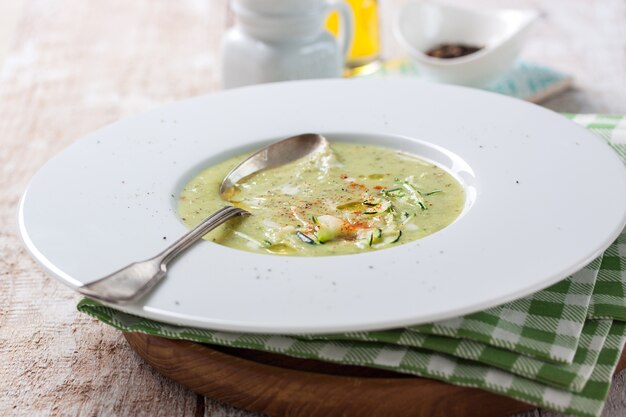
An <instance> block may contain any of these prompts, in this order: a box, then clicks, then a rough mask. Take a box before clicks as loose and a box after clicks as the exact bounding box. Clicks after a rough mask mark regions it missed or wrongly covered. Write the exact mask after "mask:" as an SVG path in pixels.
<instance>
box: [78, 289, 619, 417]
mask: <svg viewBox="0 0 626 417" xmlns="http://www.w3.org/2000/svg"><path fill="white" fill-rule="evenodd" d="M78 309H79V310H80V311H82V312H84V313H87V314H89V315H91V316H93V317H96V318H98V319H99V320H101V321H103V322H105V323H107V324H109V325H111V326H113V327H116V328H117V329H119V330H122V331H125V332H139V333H146V334H151V335H155V336H161V337H167V338H171V339H184V340H192V341H195V342H201V343H208V344H212V345H220V346H230V347H237V348H246V349H255V350H261V351H266V352H273V353H280V354H283V355H288V356H293V357H297V358H304V359H316V360H323V361H328V362H335V363H339V364H345V365H357V366H367V367H372V368H379V369H387V370H391V371H396V372H401V373H405V374H411V375H418V376H422V377H427V378H432V379H438V380H441V381H445V382H450V383H452V384H456V385H464V386H469V387H475V388H482V389H484V390H487V391H491V392H494V393H497V394H502V395H506V396H509V397H512V398H515V399H518V400H521V401H524V402H527V403H530V404H534V405H537V406H540V407H546V408H550V409H553V410H556V411H562V412H566V413H570V414H573V415H576V416H580V417H586V416H591V417H598V416H599V415H600V413H601V412H602V408H603V407H604V401H605V399H606V397H607V395H608V392H609V388H610V386H611V380H612V375H613V372H614V370H615V367H616V366H617V362H618V360H619V358H620V355H621V352H622V348H623V346H624V342H625V341H626V326H625V325H624V323H621V322H617V321H615V322H613V323H612V326H611V329H610V330H609V334H608V335H607V337H606V340H605V342H604V345H603V347H602V349H601V350H600V353H599V355H598V358H597V361H596V363H595V365H592V371H591V375H590V378H589V381H588V382H587V383H586V385H585V387H584V388H583V389H582V391H581V392H579V393H575V392H571V391H567V390H563V389H558V388H553V387H550V386H548V385H546V384H543V383H541V382H538V381H533V380H531V379H528V378H523V377H520V376H516V375H514V374H512V373H509V372H505V371H502V370H500V369H496V368H494V367H491V366H488V365H484V364H481V363H479V362H475V361H469V360H465V359H461V358H456V357H454V356H450V355H444V354H440V353H436V352H431V351H427V350H422V349H418V348H411V347H407V346H400V345H397V344H391V343H375V342H360V341H351V340H331V341H328V340H307V339H300V338H297V337H292V336H282V335H264V334H242V333H228V332H218V331H212V330H204V329H196V328H187V327H181V326H172V325H169V324H165V323H159V322H155V321H151V320H147V319H142V318H140V317H136V316H131V315H129V314H125V313H122V312H120V311H116V310H113V309H111V308H108V307H105V306H102V305H100V304H98V303H96V302H94V301H91V300H89V299H84V300H82V301H81V302H80V303H79V305H78Z"/></svg>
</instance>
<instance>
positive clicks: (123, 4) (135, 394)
mask: <svg viewBox="0 0 626 417" xmlns="http://www.w3.org/2000/svg"><path fill="white" fill-rule="evenodd" d="M455 1H456V2H459V3H462V2H463V0H455ZM401 3H404V1H400V0H382V9H383V13H382V21H383V33H384V51H385V56H387V57H393V56H397V55H398V54H399V53H400V51H399V49H398V46H397V45H396V44H395V42H394V41H393V39H392V37H391V34H390V33H391V32H390V20H391V18H390V16H391V14H392V12H393V11H394V10H396V9H397V7H398V5H400V4H401ZM472 4H475V5H484V6H485V7H494V6H498V7H505V6H520V7H521V6H524V7H534V8H539V9H542V10H544V11H545V12H546V15H547V17H546V19H545V21H543V22H542V23H541V24H539V25H538V27H537V28H536V31H535V34H534V36H533V38H532V40H531V41H530V42H529V44H528V48H527V49H526V50H525V52H524V56H525V57H526V58H528V59H532V60H535V61H537V62H541V63H544V64H548V65H551V66H554V67H556V68H559V69H561V70H564V71H567V72H570V73H572V74H574V75H575V77H576V85H577V88H576V89H575V90H573V91H570V92H567V93H564V94H562V95H561V96H559V97H556V98H553V99H551V100H549V101H548V102H547V103H546V105H547V106H548V107H550V108H552V109H555V110H558V111H570V112H602V113H617V114H624V113H626V2H625V1H624V0H549V1H548V0H546V1H540V0H510V1H502V0H474V1H472ZM20 16H21V18H20V20H19V22H18V24H17V25H15V30H14V33H13V34H12V36H11V38H10V39H12V41H11V42H12V43H11V44H10V45H9V47H8V49H7V53H6V56H5V61H4V64H3V66H2V67H1V68H0V225H1V228H0V358H1V360H0V415H2V416H6V415H20V416H32V415H55V416H57V415H59V416H61V415H62V416H74V415H90V416H91V415H129V416H131V415H132V416H134V415H163V416H170V415H191V416H220V417H222V416H223V417H234V416H252V415H253V414H251V413H247V412H245V411H240V410H235V409H233V408H231V407H228V406H225V405H223V404H219V403H217V402H215V401H212V400H210V399H206V398H202V397H199V396H197V395H195V394H193V393H191V392H189V391H187V390H185V389H183V388H181V387H180V386H178V385H177V384H175V383H172V382H170V381H168V380H167V379H165V378H163V377H161V376H160V375H159V374H157V373H156V372H155V371H153V370H152V369H151V368H150V367H148V366H147V365H146V364H144V363H143V362H142V360H141V359H139V358H138V357H137V355H135V354H134V353H133V352H132V351H131V350H130V349H129V348H128V346H127V345H126V343H125V342H124V340H123V338H122V337H121V335H120V333H119V332H117V331H115V330H112V329H110V328H108V327H106V326H103V325H101V324H100V323H98V322H97V321H95V320H93V319H90V318H88V317H85V316H83V315H80V314H78V313H77V312H76V310H75V304H76V302H77V301H78V297H77V296H76V295H74V294H73V293H72V292H71V291H70V290H69V289H67V288H65V287H64V286H62V285H61V284H59V283H57V282H56V281H54V280H52V279H51V278H49V277H48V276H47V275H46V274H45V273H44V272H42V270H41V269H40V268H39V267H38V266H37V265H36V264H35V263H34V262H33V261H32V260H31V259H30V258H29V256H28V255H27V254H26V253H25V251H24V249H23V248H22V245H21V242H20V241H19V238H18V236H17V231H16V225H15V213H16V210H17V204H18V200H19V198H20V195H21V193H22V192H23V190H24V188H25V186H26V184H27V182H28V180H29V178H30V177H31V176H32V175H33V174H34V172H35V171H36V170H37V169H38V168H39V167H41V166H42V165H43V164H44V163H45V162H46V161H47V160H48V159H50V158H51V157H52V156H54V155H55V154H57V153H58V152H60V151H61V150H63V149H64V148H65V147H66V146H68V145H69V144H70V143H71V142H72V141H74V140H75V139H76V138H78V137H80V136H81V135H83V134H85V133H87V132H89V131H91V130H94V129H96V128H98V127H100V126H103V125H105V124H107V123H110V122H112V121H114V120H116V119H119V118H121V117H125V116H128V115H132V114H136V113H139V112H142V111H145V110H148V109H151V108H154V107H156V106H158V105H160V104H162V103H165V102H169V101H173V100H177V99H182V98H185V97H189V96H192V95H197V94H201V93H205V92H210V91H213V90H215V89H217V88H218V81H217V80H218V73H217V70H218V67H219V65H218V56H217V50H218V45H219V39H220V36H221V34H222V33H223V31H224V29H225V28H226V27H227V25H228V22H229V21H230V18H229V16H228V12H227V7H226V2H225V0H176V1H175V0H159V1H157V0H107V1H98V2H96V1H93V2H92V1H89V2H87V1H81V0H25V1H24V7H23V10H22V11H21V15H20ZM2 19H3V16H1V15H0V27H3V28H4V27H5V26H3V25H4V24H6V23H3V20H2ZM625 388H626V373H622V374H621V375H620V376H618V377H617V378H616V380H615V383H614V387H613V390H612V393H611V398H610V400H609V403H608V405H607V407H606V410H605V413H604V415H605V416H606V417H609V416H610V417H617V416H623V415H626V395H625V394H624V390H625ZM530 415H537V416H538V415H541V416H552V417H554V416H557V414H554V413H550V412H543V411H536V412H532V413H527V414H524V416H530Z"/></svg>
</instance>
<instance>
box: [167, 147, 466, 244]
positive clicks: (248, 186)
mask: <svg viewBox="0 0 626 417" xmlns="http://www.w3.org/2000/svg"><path fill="white" fill-rule="evenodd" d="M247 156H248V155H241V156H238V157H235V158H232V159H229V160H227V161H224V162H222V163H220V164H217V165H215V166H212V167H210V168H207V169H206V170H204V171H203V172H201V173H200V174H199V175H198V176H196V177H195V178H193V179H192V180H191V181H190V182H189V183H188V184H187V185H186V186H185V188H184V189H183V190H182V192H181V195H180V202H179V213H180V215H181V217H182V219H183V221H184V222H185V224H187V225H188V226H189V227H193V226H195V225H197V224H198V223H199V222H200V221H201V220H203V219H204V218H206V217H207V216H209V215H210V214H211V213H213V212H214V211H216V210H218V209H219V208H221V207H223V206H224V205H226V204H232V205H234V206H237V207H241V208H243V209H245V210H248V211H250V212H251V213H252V216H247V217H242V218H237V219H234V220H231V221H229V222H227V223H226V224H225V225H223V226H220V227H219V228H217V229H215V230H214V231H212V232H211V233H209V234H207V235H206V236H205V239H208V240H211V241H213V242H216V243H219V244H221V245H226V246H230V247H233V248H237V249H243V250H248V251H253V252H261V253H271V254H278V255H298V256H322V255H341V254H350V253H358V252H363V251H369V250H376V249H383V248H388V247H393V246H396V245H401V244H403V243H407V242H411V241H414V240H417V239H420V238H422V237H424V236H428V235H430V234H432V233H435V232H437V231H438V230H441V229H443V228H444V227H446V226H447V225H449V224H450V223H452V222H453V221H454V219H456V218H457V217H458V215H459V214H460V213H461V211H462V210H463V206H464V202H465V195H464V192H463V188H462V187H461V185H460V184H459V183H458V182H457V181H456V180H455V179H454V178H453V177H452V176H451V175H450V174H448V173H447V172H446V171H444V170H443V169H441V168H439V167H438V166H436V165H433V164H432V163H430V162H427V161H424V160H422V159H420V158H418V157H417V156H414V155H412V154H408V153H405V152H399V151H397V150H394V149H390V148H383V147H379V146H371V145H358V144H348V143H334V144H332V145H331V147H330V148H329V149H326V150H325V151H323V152H320V153H318V154H316V155H314V156H311V157H310V158H306V159H302V160H299V161H296V162H293V163H291V164H288V165H285V166H282V167H278V168H273V169H268V170H264V171H261V172H259V173H257V174H255V175H252V176H250V177H248V178H246V179H244V180H243V181H241V182H240V183H238V184H237V186H236V187H235V188H233V189H231V191H232V192H230V193H229V195H228V196H227V197H226V198H227V199H228V201H226V200H225V199H223V198H222V197H220V194H219V186H220V183H221V182H222V179H223V178H224V177H225V176H226V175H227V174H228V172H230V170H231V169H232V168H233V167H235V166H236V165H237V164H239V163H240V162H241V161H242V160H244V159H245V158H246V157H247Z"/></svg>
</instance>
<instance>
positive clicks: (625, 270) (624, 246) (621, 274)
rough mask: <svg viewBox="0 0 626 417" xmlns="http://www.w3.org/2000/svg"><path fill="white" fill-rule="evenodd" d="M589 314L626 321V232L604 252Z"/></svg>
mask: <svg viewBox="0 0 626 417" xmlns="http://www.w3.org/2000/svg"><path fill="white" fill-rule="evenodd" d="M587 314H588V316H589V318H614V319H616V320H621V321H626V231H625V232H622V234H621V235H620V236H619V237H618V238H617V240H616V241H615V243H613V244H612V245H611V246H610V247H609V248H608V249H607V250H606V251H605V252H604V257H603V258H602V267H601V269H600V272H599V273H598V279H597V281H596V286H595V288H594V290H593V296H592V297H591V303H590V304H589V311H588V312H587Z"/></svg>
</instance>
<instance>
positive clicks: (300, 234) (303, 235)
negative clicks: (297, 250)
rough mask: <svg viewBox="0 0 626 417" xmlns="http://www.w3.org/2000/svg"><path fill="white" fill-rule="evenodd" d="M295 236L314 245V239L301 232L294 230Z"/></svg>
mask: <svg viewBox="0 0 626 417" xmlns="http://www.w3.org/2000/svg"><path fill="white" fill-rule="evenodd" d="M296 236H298V237H299V238H300V240H301V241H303V242H304V243H308V244H309V245H315V240H314V239H312V238H310V237H309V236H307V235H305V234H304V233H302V232H296Z"/></svg>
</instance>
